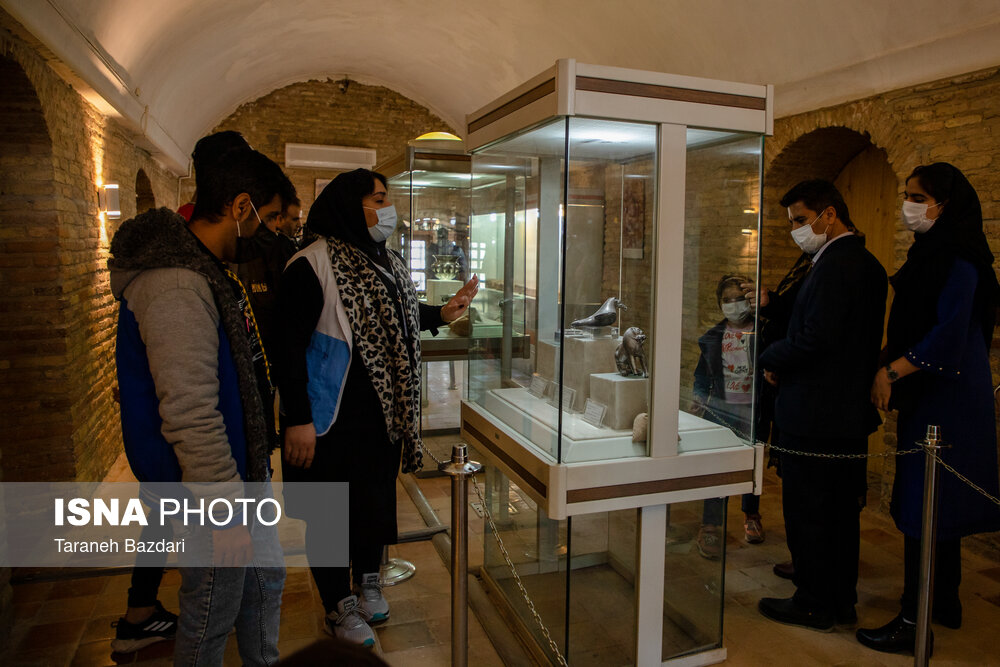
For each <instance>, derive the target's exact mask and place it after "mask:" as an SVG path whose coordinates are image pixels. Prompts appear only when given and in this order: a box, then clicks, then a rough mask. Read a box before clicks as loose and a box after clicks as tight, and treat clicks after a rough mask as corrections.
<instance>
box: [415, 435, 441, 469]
mask: <svg viewBox="0 0 1000 667" xmlns="http://www.w3.org/2000/svg"><path fill="white" fill-rule="evenodd" d="M420 449H421V450H423V452H424V454H427V455H428V456H430V457H431V458H432V459H434V463H436V464H438V465H441V464H442V463H444V461H442V460H441V459H439V458H438V457H436V456H434V452H432V451H431V450H430V448H429V447H428V446H427V445H425V444H424V443H423V441H422V440H421V441H420Z"/></svg>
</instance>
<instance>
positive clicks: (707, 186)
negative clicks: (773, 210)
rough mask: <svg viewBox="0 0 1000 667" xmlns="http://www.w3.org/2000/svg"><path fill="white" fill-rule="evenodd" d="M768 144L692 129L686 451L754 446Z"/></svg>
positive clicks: (684, 352) (684, 364) (683, 395)
mask: <svg viewBox="0 0 1000 667" xmlns="http://www.w3.org/2000/svg"><path fill="white" fill-rule="evenodd" d="M762 148H763V138H762V137H761V136H759V135H748V134H740V133H732V132H716V131H708V130H699V129H688V130H687V162H686V189H687V193H686V198H685V221H684V282H683V284H684V293H683V308H682V312H681V327H682V340H681V387H680V390H681V391H680V409H681V414H680V428H681V430H682V431H684V430H685V429H687V430H688V433H689V435H683V434H682V437H681V442H680V445H679V451H680V452H685V451H693V450H698V449H707V448H717V447H725V446H740V445H749V444H752V443H753V442H754V440H753V436H754V424H753V420H752V419H751V415H752V414H753V413H754V402H755V400H756V391H759V390H760V383H761V379H756V378H755V373H754V361H755V347H756V345H755V342H756V339H757V336H756V332H757V321H756V313H755V312H754V311H753V309H752V308H751V307H750V303H749V301H748V300H747V298H746V296H745V293H744V292H745V290H746V289H747V287H748V286H749V285H750V284H752V283H754V281H755V279H756V275H757V245H758V218H759V210H760V205H759V204H760V202H759V193H760V169H761V155H762ZM744 286H747V287H744ZM755 380H756V381H755ZM755 385H756V386H755Z"/></svg>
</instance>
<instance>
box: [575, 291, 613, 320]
mask: <svg viewBox="0 0 1000 667" xmlns="http://www.w3.org/2000/svg"><path fill="white" fill-rule="evenodd" d="M619 308H625V304H623V303H622V302H621V301H619V300H618V297H614V296H613V297H611V298H609V299H608V300H607V301H605V302H604V305H602V306H601V307H600V308H599V309H598V310H597V312H596V313H594V314H593V315H591V316H590V317H585V318H583V319H582V320H573V326H574V327H610V326H611V325H612V324H614V323H615V322H616V321H617V320H618V309H619Z"/></svg>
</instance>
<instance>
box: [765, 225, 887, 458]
mask: <svg viewBox="0 0 1000 667" xmlns="http://www.w3.org/2000/svg"><path fill="white" fill-rule="evenodd" d="M887 289H888V287H887V280H886V274H885V269H883V268H882V265H881V264H879V262H878V260H877V259H875V257H874V256H872V254H871V253H870V252H868V251H867V250H866V249H865V247H864V243H863V242H862V240H861V239H860V238H858V237H856V236H850V237H848V238H843V239H839V240H838V241H837V242H836V243H833V244H832V245H830V246H828V247H827V248H826V250H824V251H823V254H822V255H820V258H819V260H818V261H817V262H816V264H815V266H814V267H813V269H812V271H810V272H809V275H808V276H806V278H805V280H804V281H803V283H802V287H801V289H800V290H799V293H798V295H797V296H796V298H795V305H794V306H793V307H792V314H791V318H790V320H789V323H788V333H787V335H786V336H785V338H784V339H782V340H779V341H776V342H775V343H774V344H773V345H771V346H769V347H768V348H767V350H765V351H764V353H763V354H762V355H761V357H760V362H759V363H760V365H761V366H762V367H763V368H764V369H766V370H769V371H773V372H775V373H777V374H778V396H777V399H776V401H775V408H774V409H775V421H776V423H777V425H778V428H779V429H780V430H781V431H783V432H786V433H788V434H789V435H793V436H799V437H804V438H817V439H825V440H828V441H829V440H830V439H837V438H841V439H855V441H856V440H857V439H860V438H865V437H867V436H868V434H870V433H872V432H873V431H874V430H875V429H876V428H878V425H879V424H880V423H881V419H880V418H879V415H878V411H877V410H876V409H875V407H874V406H873V405H872V403H871V397H870V393H871V385H872V380H873V379H874V377H875V371H876V370H878V355H879V350H880V349H881V346H882V326H883V322H884V318H885V299H886V292H887ZM830 446H831V447H832V449H833V450H835V451H838V450H839V449H841V448H839V447H838V446H837V445H836V444H835V443H830Z"/></svg>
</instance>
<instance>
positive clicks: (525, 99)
mask: <svg viewBox="0 0 1000 667" xmlns="http://www.w3.org/2000/svg"><path fill="white" fill-rule="evenodd" d="M554 92H556V80H555V78H552V79H549V80H548V81H544V82H542V83H541V84H539V85H537V86H535V87H534V88H532V89H531V90H529V91H528V92H526V93H524V94H523V95H520V96H518V97H516V98H514V99H512V100H511V101H510V102H507V103H506V104H504V105H503V106H500V107H497V108H496V109H494V110H493V111H490V112H489V113H487V114H484V115H482V116H480V117H479V118H476V119H474V120H471V121H469V132H470V133H471V132H475V131H477V130H481V129H483V128H484V127H486V126H487V125H490V124H491V123H495V122H496V121H498V120H500V119H501V118H503V117H504V116H509V115H510V114H512V113H514V112H515V111H517V110H518V109H521V108H523V107H526V106H528V105H529V104H531V103H532V102H537V101H538V100H540V99H542V98H543V97H546V96H547V95H551V94H552V93H554Z"/></svg>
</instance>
